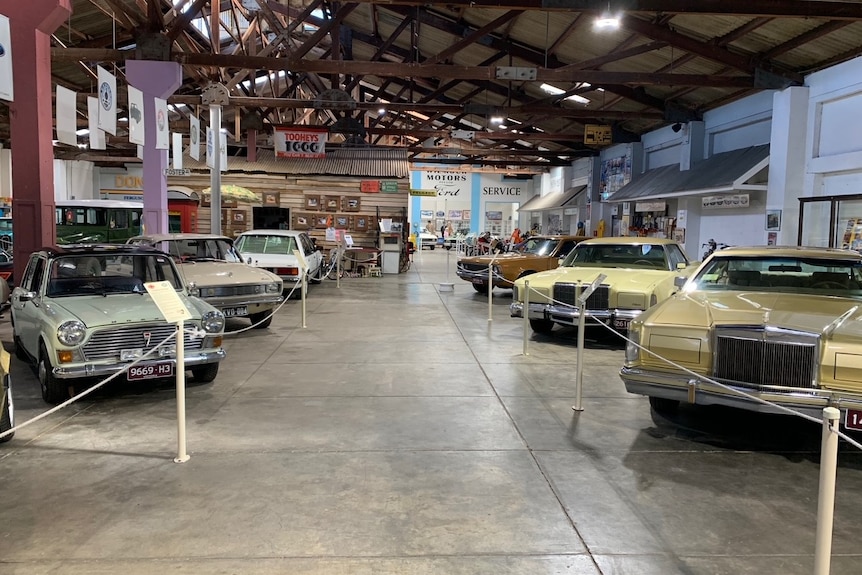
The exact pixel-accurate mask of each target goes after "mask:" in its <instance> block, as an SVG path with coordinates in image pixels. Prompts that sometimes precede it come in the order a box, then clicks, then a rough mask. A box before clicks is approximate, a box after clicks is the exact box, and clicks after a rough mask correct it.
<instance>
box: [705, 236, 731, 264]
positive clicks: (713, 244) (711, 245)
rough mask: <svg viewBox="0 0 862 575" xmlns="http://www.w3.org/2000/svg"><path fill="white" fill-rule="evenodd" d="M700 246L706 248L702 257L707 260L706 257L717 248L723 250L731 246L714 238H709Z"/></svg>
mask: <svg viewBox="0 0 862 575" xmlns="http://www.w3.org/2000/svg"><path fill="white" fill-rule="evenodd" d="M700 247H702V248H706V251H704V252H703V258H702V259H704V260H705V259H706V258H708V257H709V256H711V255H712V253H713V252H714V251H715V250H723V249H724V248H729V247H730V245H728V244H724V243H721V242H716V241H715V240H714V239H712V238H709V240H708V241H707V242H706V243H705V244H701V245H700Z"/></svg>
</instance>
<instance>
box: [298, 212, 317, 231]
mask: <svg viewBox="0 0 862 575" xmlns="http://www.w3.org/2000/svg"><path fill="white" fill-rule="evenodd" d="M313 222H314V220H313V217H312V216H310V215H309V214H300V213H298V214H295V215H294V216H293V227H294V228H295V229H297V230H307V229H309V228H313V227H314V223H313Z"/></svg>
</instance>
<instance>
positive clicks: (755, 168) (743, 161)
mask: <svg viewBox="0 0 862 575" xmlns="http://www.w3.org/2000/svg"><path fill="white" fill-rule="evenodd" d="M768 175H769V144H764V145H762V146H752V147H750V148H743V149H741V150H733V151H732V152H724V153H721V154H716V155H714V156H712V157H711V158H707V159H706V160H703V161H702V162H698V163H696V164H694V165H693V166H692V167H691V169H689V170H685V171H680V169H679V164H674V165H672V166H664V167H662V168H657V169H655V170H650V171H648V172H646V173H644V174H642V175H641V176H638V177H637V178H636V179H634V180H632V181H631V182H630V183H628V184H626V185H625V186H623V187H622V188H620V189H619V190H617V192H616V193H615V194H613V195H612V196H611V197H610V198H608V199H607V201H608V202H630V201H644V200H662V199H666V198H676V197H681V196H705V195H710V194H729V193H734V192H749V191H766V184H767V181H768Z"/></svg>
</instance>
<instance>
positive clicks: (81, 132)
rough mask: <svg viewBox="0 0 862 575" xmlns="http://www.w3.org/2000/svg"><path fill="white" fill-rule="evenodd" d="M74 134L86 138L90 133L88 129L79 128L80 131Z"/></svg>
mask: <svg viewBox="0 0 862 575" xmlns="http://www.w3.org/2000/svg"><path fill="white" fill-rule="evenodd" d="M75 133H76V134H77V135H79V136H86V135H87V134H89V133H90V130H89V128H81V129H80V130H78V131H76V132H75Z"/></svg>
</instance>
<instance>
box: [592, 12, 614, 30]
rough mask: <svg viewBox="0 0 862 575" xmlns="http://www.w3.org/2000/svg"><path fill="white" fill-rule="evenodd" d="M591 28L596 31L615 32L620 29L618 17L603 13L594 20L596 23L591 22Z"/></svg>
mask: <svg viewBox="0 0 862 575" xmlns="http://www.w3.org/2000/svg"><path fill="white" fill-rule="evenodd" d="M593 27H594V28H596V29H598V30H616V29H618V28H619V27H620V17H619V15H614V14H610V13H608V12H605V13H603V14H602V15H601V16H599V17H598V18H596V21H595V22H593Z"/></svg>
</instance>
